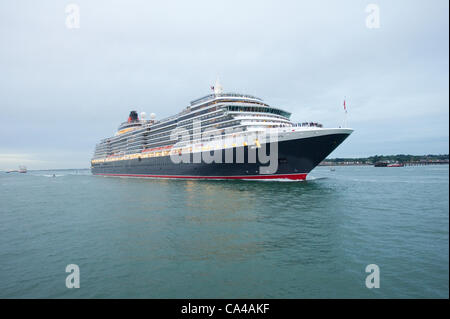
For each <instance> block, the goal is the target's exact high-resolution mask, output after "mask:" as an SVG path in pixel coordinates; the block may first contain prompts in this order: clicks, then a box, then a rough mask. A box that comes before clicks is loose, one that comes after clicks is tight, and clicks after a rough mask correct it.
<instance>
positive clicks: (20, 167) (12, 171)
mask: <svg viewBox="0 0 450 319" xmlns="http://www.w3.org/2000/svg"><path fill="white" fill-rule="evenodd" d="M26 172H27V168H26V166H19V169H13V170H9V171H6V173H26Z"/></svg>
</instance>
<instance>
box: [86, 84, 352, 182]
mask: <svg viewBox="0 0 450 319" xmlns="http://www.w3.org/2000/svg"><path fill="white" fill-rule="evenodd" d="M212 89H213V90H214V93H213V94H210V95H207V96H205V97H202V98H200V99H197V100H194V101H192V102H191V103H190V105H189V106H188V107H186V108H185V109H184V110H182V111H181V112H180V113H179V114H177V115H175V116H172V117H169V118H166V119H163V120H159V121H157V120H155V118H154V117H155V116H154V115H153V114H152V116H151V119H149V120H147V119H145V114H144V113H141V118H139V115H138V114H137V112H136V111H131V113H130V115H129V117H128V120H127V121H126V122H124V123H122V124H121V125H120V126H119V129H118V131H117V133H116V134H115V135H114V136H112V137H109V138H106V139H103V140H102V141H100V143H98V144H97V145H96V148H95V153H94V157H93V159H92V161H91V171H92V174H94V175H104V176H128V177H150V178H182V179H288V180H304V179H305V178H306V176H307V174H308V173H309V172H310V171H311V170H312V169H313V168H314V167H316V166H317V165H318V164H319V163H320V162H321V161H322V160H324V159H325V158H326V157H327V156H328V155H329V154H330V153H331V152H332V151H333V150H334V149H335V148H336V147H337V146H338V145H339V144H341V143H342V142H343V141H344V140H345V139H346V138H347V137H348V136H349V135H350V134H351V133H352V130H351V129H348V128H324V127H323V126H322V125H321V124H318V123H298V124H296V123H293V122H291V121H290V120H289V118H290V115H291V114H290V113H289V112H286V111H284V110H282V109H280V108H276V107H272V106H270V105H268V104H266V103H264V101H263V100H261V99H260V98H257V97H254V96H251V95H244V94H236V93H223V91H222V87H221V86H220V84H218V83H216V85H215V86H214V87H212ZM269 155H270V156H269Z"/></svg>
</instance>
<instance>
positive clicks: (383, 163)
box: [373, 162, 388, 167]
mask: <svg viewBox="0 0 450 319" xmlns="http://www.w3.org/2000/svg"><path fill="white" fill-rule="evenodd" d="M373 166H375V167H387V166H388V163H386V162H376V163H375V164H374V165H373Z"/></svg>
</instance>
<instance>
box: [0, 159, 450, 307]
mask: <svg viewBox="0 0 450 319" xmlns="http://www.w3.org/2000/svg"><path fill="white" fill-rule="evenodd" d="M53 174H55V175H56V176H55V177H53ZM309 177H310V180H308V181H306V182H257V181H252V182H243V181H183V180H142V179H129V178H107V177H95V176H91V175H90V173H89V171H86V170H84V171H83V170H78V171H75V170H72V171H32V172H29V173H27V174H6V173H0V189H1V192H0V297H2V298H24V297H26V298H106V297H113V298H116V297H124V298H130V297H133V298H141V297H143V298H188V297H189V298H309V297H315V298H419V297H426V298H428V297H437V298H448V297H449V168H448V166H427V167H404V168H374V167H338V168H336V170H335V171H330V169H329V168H327V167H319V168H316V169H315V170H314V171H313V172H312V173H311V174H310V176H309ZM68 264H77V265H78V266H79V267H80V273H81V276H80V278H81V280H80V285H81V287H80V288H79V289H68V288H66V286H65V280H66V276H67V275H68V274H67V273H66V272H65V268H66V266H67V265H68ZM368 264H377V265H378V266H379V268H380V288H379V289H368V288H366V286H365V278H366V276H367V275H368V274H367V273H366V272H365V267H366V266H367V265H368Z"/></svg>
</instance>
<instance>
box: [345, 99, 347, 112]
mask: <svg viewBox="0 0 450 319" xmlns="http://www.w3.org/2000/svg"><path fill="white" fill-rule="evenodd" d="M344 111H345V113H347V107H346V106H345V100H344Z"/></svg>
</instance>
